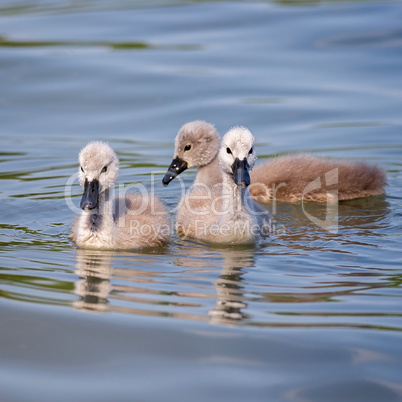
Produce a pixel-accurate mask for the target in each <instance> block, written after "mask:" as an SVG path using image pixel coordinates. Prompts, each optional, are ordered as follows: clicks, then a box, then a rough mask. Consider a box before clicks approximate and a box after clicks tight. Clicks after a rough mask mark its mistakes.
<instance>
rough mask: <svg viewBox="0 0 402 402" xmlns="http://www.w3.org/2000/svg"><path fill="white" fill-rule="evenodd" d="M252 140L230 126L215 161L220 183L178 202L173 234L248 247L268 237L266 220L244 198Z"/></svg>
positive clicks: (252, 157)
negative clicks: (263, 237)
mask: <svg viewBox="0 0 402 402" xmlns="http://www.w3.org/2000/svg"><path fill="white" fill-rule="evenodd" d="M253 143H254V137H253V135H252V134H251V133H250V131H249V130H248V129H247V128H245V127H234V128H232V129H231V130H229V131H228V132H227V133H226V134H225V136H224V137H223V139H222V145H221V147H220V150H219V154H218V160H219V166H220V168H221V172H222V183H221V184H220V185H218V186H214V187H213V188H212V189H211V187H208V186H206V185H197V186H194V187H193V189H192V190H191V191H190V192H189V193H187V194H186V195H185V196H184V197H183V200H182V201H181V206H180V208H179V212H178V214H177V222H176V223H177V231H178V233H179V234H180V235H183V236H189V237H192V238H196V239H199V240H202V241H206V242H209V243H219V244H248V243H254V242H256V241H258V240H259V239H260V238H261V237H262V236H264V235H268V234H269V223H270V217H269V214H268V213H267V211H265V210H264V209H262V208H261V207H259V206H258V205H256V204H255V203H254V202H253V201H252V200H251V199H249V198H248V197H247V196H248V190H247V187H248V185H249V184H250V175H249V171H250V170H251V169H252V168H253V165H254V162H255V160H256V153H255V150H254V147H253Z"/></svg>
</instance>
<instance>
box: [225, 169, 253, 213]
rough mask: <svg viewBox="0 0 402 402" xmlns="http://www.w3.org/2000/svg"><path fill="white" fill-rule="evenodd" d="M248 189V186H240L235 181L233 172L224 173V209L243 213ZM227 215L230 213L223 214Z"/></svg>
mask: <svg viewBox="0 0 402 402" xmlns="http://www.w3.org/2000/svg"><path fill="white" fill-rule="evenodd" d="M247 191H248V190H247V188H246V187H244V188H243V187H240V186H238V185H237V184H236V183H235V182H234V180H233V175H232V174H228V173H223V181H222V196H223V200H222V211H227V212H230V213H232V214H234V215H236V214H239V213H241V212H242V211H243V208H244V197H245V196H246V192H247ZM225 215H228V214H227V213H226V214H224V215H223V216H225Z"/></svg>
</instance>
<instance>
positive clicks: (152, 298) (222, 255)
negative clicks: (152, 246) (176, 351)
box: [72, 247, 255, 324]
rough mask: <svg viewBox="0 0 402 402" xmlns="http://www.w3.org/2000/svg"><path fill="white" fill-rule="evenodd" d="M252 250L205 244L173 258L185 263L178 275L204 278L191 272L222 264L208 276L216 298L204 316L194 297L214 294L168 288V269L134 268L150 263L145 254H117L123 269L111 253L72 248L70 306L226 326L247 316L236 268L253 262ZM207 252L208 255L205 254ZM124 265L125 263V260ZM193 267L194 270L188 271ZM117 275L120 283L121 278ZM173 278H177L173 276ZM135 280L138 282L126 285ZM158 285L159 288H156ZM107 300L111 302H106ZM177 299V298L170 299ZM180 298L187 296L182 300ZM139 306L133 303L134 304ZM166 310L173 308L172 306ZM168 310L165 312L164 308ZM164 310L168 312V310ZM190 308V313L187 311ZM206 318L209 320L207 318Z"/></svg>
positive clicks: (202, 289) (204, 289) (201, 288)
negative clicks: (73, 269)
mask: <svg viewBox="0 0 402 402" xmlns="http://www.w3.org/2000/svg"><path fill="white" fill-rule="evenodd" d="M254 253H255V249H253V248H241V249H232V248H226V249H219V250H214V251H213V252H211V251H209V250H208V249H206V248H197V247H194V248H193V249H192V255H191V256H188V254H187V253H186V254H184V255H183V256H179V257H176V258H175V259H174V261H173V264H174V265H175V266H181V267H191V268H192V269H191V271H190V272H187V270H185V271H183V273H182V275H181V279H183V280H185V278H186V279H187V280H188V279H189V278H188V276H187V275H188V273H190V275H191V278H190V280H192V281H199V282H204V281H205V279H204V278H198V277H195V276H194V275H196V274H198V273H200V272H210V271H208V270H207V268H208V266H209V267H212V266H213V267H216V266H217V265H219V266H222V270H221V272H220V275H219V277H218V279H217V280H216V281H215V280H213V284H214V288H215V290H216V302H215V306H214V308H213V309H211V310H209V311H208V313H207V316H206V315H204V314H197V313H196V310H197V309H199V308H200V307H203V304H204V303H199V302H197V300H199V299H201V300H205V299H211V298H215V296H213V295H210V294H208V293H209V292H208V291H207V287H205V286H202V285H200V284H196V285H194V286H193V287H192V290H191V291H188V290H178V289H177V288H180V286H179V285H178V284H177V283H175V284H173V290H172V291H168V290H167V289H168V288H169V286H168V284H169V280H168V279H167V277H168V276H169V274H170V272H153V271H148V270H147V271H145V270H144V271H142V270H138V269H135V266H138V264H144V265H145V264H148V265H149V264H150V261H146V260H147V258H146V257H141V258H138V255H135V254H133V255H132V256H127V255H123V257H124V258H125V260H124V262H125V264H126V265H129V267H127V268H118V267H113V266H112V262H113V257H114V256H117V257H119V258H121V256H122V255H120V254H116V253H115V254H113V252H107V251H98V250H81V249H78V250H77V264H76V274H77V275H78V276H79V277H80V279H79V280H77V281H76V283H75V289H74V293H75V294H76V295H77V296H78V299H77V300H75V301H74V302H73V303H72V304H73V306H74V308H76V309H79V310H84V311H92V312H106V311H124V312H126V313H132V314H140V315H159V316H170V317H176V318H186V319H195V320H198V321H200V320H201V321H205V320H210V321H211V322H214V323H220V324H230V323H238V322H239V321H241V320H243V319H245V318H248V315H247V314H246V313H245V312H244V310H245V309H246V308H247V303H246V301H245V296H244V286H242V285H241V282H242V280H243V278H242V276H243V272H242V269H243V268H245V267H252V266H254ZM211 255H213V256H214V257H213V258H211ZM127 263H128V264H127ZM128 268H129V269H128ZM194 268H195V269H194ZM122 279H123V281H121V280H122ZM176 280H177V278H176ZM128 282H136V283H137V284H138V286H133V285H128V284H127V283H128ZM161 285H162V286H163V290H160V287H161ZM111 299H113V303H111ZM175 299H178V301H175ZM185 300H190V302H186V301H185ZM137 305H139V307H137ZM172 308H174V309H173V310H172ZM167 310H168V311H167ZM169 310H170V311H169ZM189 311H190V312H189ZM208 317H209V318H208Z"/></svg>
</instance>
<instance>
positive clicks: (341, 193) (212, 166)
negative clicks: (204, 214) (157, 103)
mask: <svg viewBox="0 0 402 402" xmlns="http://www.w3.org/2000/svg"><path fill="white" fill-rule="evenodd" d="M198 144H202V146H199V145H198ZM218 150H219V135H218V133H217V131H216V130H215V129H214V127H213V126H212V125H211V124H208V123H205V122H201V121H194V122H190V123H187V124H185V125H184V126H183V127H182V128H181V130H180V131H179V133H178V135H177V137H176V141H175V155H176V156H175V158H174V159H173V162H172V164H171V165H170V167H169V170H168V172H167V173H166V175H165V177H164V178H163V184H164V185H167V184H169V182H170V181H171V180H173V179H174V178H175V177H176V176H177V175H178V174H180V173H181V172H182V171H184V170H186V169H187V168H189V167H197V166H201V168H200V169H199V171H198V173H197V176H196V179H195V181H194V184H205V185H207V186H209V187H213V186H214V185H216V184H218V183H221V182H222V176H221V172H220V171H219V169H218ZM251 183H252V184H251V186H250V188H249V191H250V194H251V196H252V198H253V199H255V200H256V201H259V202H270V201H271V200H273V199H276V200H278V201H289V202H297V201H301V200H305V201H315V202H327V201H330V200H332V199H333V197H334V191H333V190H336V191H337V197H338V200H350V199H354V198H362V197H367V196H371V195H379V194H383V193H384V186H385V185H386V177H385V173H384V171H383V170H382V169H380V168H379V167H377V166H372V165H368V164H367V163H364V162H359V163H347V162H340V161H331V160H326V159H323V158H316V157H314V156H311V155H305V154H299V155H288V156H281V157H278V158H275V159H273V160H271V161H268V162H265V163H263V164H260V165H257V166H256V167H255V168H254V170H253V172H251Z"/></svg>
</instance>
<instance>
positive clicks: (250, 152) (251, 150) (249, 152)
mask: <svg viewBox="0 0 402 402" xmlns="http://www.w3.org/2000/svg"><path fill="white" fill-rule="evenodd" d="M252 153H253V147H251V148H250V151H248V154H249V155H251V154H252Z"/></svg>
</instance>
